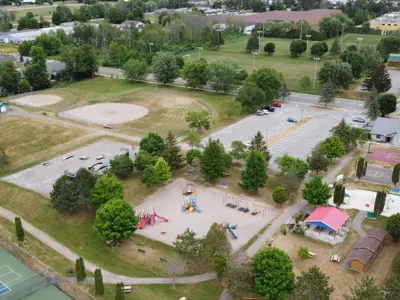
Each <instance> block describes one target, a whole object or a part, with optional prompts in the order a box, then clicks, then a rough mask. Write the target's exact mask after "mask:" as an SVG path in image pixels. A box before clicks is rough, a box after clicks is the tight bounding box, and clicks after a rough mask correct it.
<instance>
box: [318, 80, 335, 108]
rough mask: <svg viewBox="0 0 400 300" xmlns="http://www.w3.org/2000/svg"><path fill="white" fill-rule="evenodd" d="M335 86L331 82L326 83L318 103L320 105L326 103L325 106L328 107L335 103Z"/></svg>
mask: <svg viewBox="0 0 400 300" xmlns="http://www.w3.org/2000/svg"><path fill="white" fill-rule="evenodd" d="M335 96H336V93H335V86H334V85H333V84H332V82H331V81H330V80H328V81H327V82H325V83H324V86H323V88H322V94H321V96H320V97H319V100H318V102H320V103H325V106H327V105H328V104H329V103H333V102H335Z"/></svg>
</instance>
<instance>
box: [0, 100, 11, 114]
mask: <svg viewBox="0 0 400 300" xmlns="http://www.w3.org/2000/svg"><path fill="white" fill-rule="evenodd" d="M8 111H10V105H8V103H5V102H0V113H5V112H8Z"/></svg>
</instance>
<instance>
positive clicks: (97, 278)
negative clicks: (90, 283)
mask: <svg viewBox="0 0 400 300" xmlns="http://www.w3.org/2000/svg"><path fill="white" fill-rule="evenodd" d="M94 292H95V294H96V296H103V295H104V283H103V275H102V274H101V270H100V269H96V270H95V271H94Z"/></svg>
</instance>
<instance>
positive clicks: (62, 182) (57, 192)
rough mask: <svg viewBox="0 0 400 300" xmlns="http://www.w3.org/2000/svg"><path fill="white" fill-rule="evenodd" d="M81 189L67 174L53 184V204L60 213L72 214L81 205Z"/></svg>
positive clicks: (51, 196)
mask: <svg viewBox="0 0 400 300" xmlns="http://www.w3.org/2000/svg"><path fill="white" fill-rule="evenodd" d="M78 201H79V191H78V189H77V186H76V185H75V184H74V182H73V180H72V179H71V178H69V177H68V176H66V175H62V176H61V177H60V178H58V179H57V180H56V182H55V183H54V185H53V190H52V191H51V192H50V203H51V206H52V207H53V208H54V209H55V210H56V211H58V212H59V213H69V214H72V213H74V212H76V211H77V210H78V207H79V203H78Z"/></svg>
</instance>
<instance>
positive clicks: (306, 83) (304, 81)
mask: <svg viewBox="0 0 400 300" xmlns="http://www.w3.org/2000/svg"><path fill="white" fill-rule="evenodd" d="M311 84H312V82H311V78H310V77H309V76H303V77H301V78H300V80H299V85H300V87H302V88H303V89H306V88H309V87H311Z"/></svg>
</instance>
